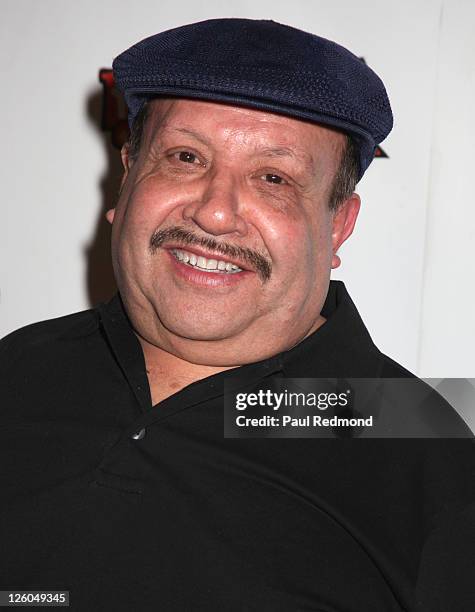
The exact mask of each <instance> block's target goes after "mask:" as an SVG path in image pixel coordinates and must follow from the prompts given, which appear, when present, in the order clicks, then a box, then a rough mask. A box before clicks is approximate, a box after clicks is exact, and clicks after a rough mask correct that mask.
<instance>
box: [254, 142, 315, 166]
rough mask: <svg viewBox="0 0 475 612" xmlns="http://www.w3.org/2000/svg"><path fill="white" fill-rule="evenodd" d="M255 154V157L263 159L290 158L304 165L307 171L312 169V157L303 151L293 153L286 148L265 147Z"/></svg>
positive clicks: (257, 150)
mask: <svg viewBox="0 0 475 612" xmlns="http://www.w3.org/2000/svg"><path fill="white" fill-rule="evenodd" d="M255 153H256V155H262V156H264V157H290V158H292V159H295V160H296V161H298V162H301V163H303V164H305V166H307V168H308V170H312V169H313V168H314V160H313V157H312V156H311V155H309V154H308V153H305V152H304V151H295V150H294V149H289V148H288V147H265V148H263V149H256V152H255Z"/></svg>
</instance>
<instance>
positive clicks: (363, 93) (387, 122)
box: [113, 18, 393, 178]
mask: <svg viewBox="0 0 475 612" xmlns="http://www.w3.org/2000/svg"><path fill="white" fill-rule="evenodd" d="M113 71H114V78H115V82H116V85H117V87H118V88H119V89H120V90H121V91H122V92H123V94H124V96H125V100H126V103H127V105H128V109H129V125H130V126H132V123H133V121H134V119H135V117H136V116H137V114H138V112H139V111H140V109H141V107H142V105H143V103H144V101H145V100H146V99H148V98H150V97H156V96H179V97H186V98H200V99H204V100H215V101H220V102H225V103H228V104H235V105H244V106H247V107H251V108H256V109H260V110H266V111H271V112H276V113H281V114H284V115H287V116H290V117H294V118H297V119H305V120H309V121H313V122H316V123H320V124H323V125H326V126H329V127H333V128H336V129H338V130H341V131H343V132H346V133H350V134H351V135H352V136H353V137H354V138H355V140H356V142H357V144H358V147H359V154H360V156H359V157H360V172H359V177H360V178H361V177H362V176H363V174H364V172H365V170H366V168H367V167H368V166H369V164H370V163H371V161H372V160H373V158H374V154H375V151H376V147H377V145H378V144H379V143H380V142H381V141H382V140H384V138H386V136H387V135H388V134H389V132H390V131H391V128H392V125H393V117H392V113H391V107H390V104H389V100H388V97H387V94H386V90H385V88H384V85H383V83H382V81H381V79H380V78H379V77H378V76H377V74H375V73H374V72H373V70H371V68H369V67H368V66H367V65H366V64H365V63H364V62H363V61H362V60H361V59H360V58H358V57H357V56H356V55H353V53H351V52H350V51H348V50H347V49H345V48H344V47H342V46H341V45H338V44H337V43H334V42H332V41H330V40H327V39H325V38H321V37H320V36H316V35H314V34H310V33H308V32H303V31H302V30H298V29H296V28H292V27H290V26H287V25H282V24H280V23H276V22H275V21H271V20H254V19H234V18H226V19H210V20H207V21H201V22H198V23H192V24H190V25H185V26H181V27H178V28H174V29H172V30H167V31H165V32H161V33H160V34H155V35H154V36H150V37H149V38H146V39H145V40H142V41H141V42H139V43H137V44H135V45H133V46H132V47H130V49H128V50H127V51H124V52H123V53H121V54H120V55H119V56H118V57H116V58H115V60H114V63H113Z"/></svg>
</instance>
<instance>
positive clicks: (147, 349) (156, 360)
mask: <svg viewBox="0 0 475 612" xmlns="http://www.w3.org/2000/svg"><path fill="white" fill-rule="evenodd" d="M138 339H139V342H140V344H141V346H142V350H143V354H144V359H145V367H146V371H147V378H148V382H149V386H150V394H151V396H152V406H155V405H156V404H158V403H159V402H161V401H163V400H164V399H166V398H167V397H169V396H170V395H173V394H174V393H178V391H180V390H181V389H183V388H184V387H186V386H187V385H190V384H191V383H193V382H195V381H197V380H201V379H202V378H206V377H208V376H212V375H213V374H217V373H218V372H223V371H224V370H230V369H232V368H233V367H238V366H227V367H219V366H208V365H201V364H196V363H190V362H189V361H185V360H184V359H180V358H179V357H177V356H176V355H173V354H171V353H169V352H167V351H165V350H163V349H161V348H159V347H157V346H154V345H151V344H150V343H149V342H147V341H146V340H144V339H143V338H141V337H140V336H138Z"/></svg>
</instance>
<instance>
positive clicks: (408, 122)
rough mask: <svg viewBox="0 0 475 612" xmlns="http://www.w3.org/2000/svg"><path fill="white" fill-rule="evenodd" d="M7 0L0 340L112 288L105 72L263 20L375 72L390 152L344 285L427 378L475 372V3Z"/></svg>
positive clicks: (364, 190) (371, 192) (388, 344)
mask: <svg viewBox="0 0 475 612" xmlns="http://www.w3.org/2000/svg"><path fill="white" fill-rule="evenodd" d="M0 7H1V21H0V49H1V57H2V58H3V61H2V69H1V70H2V87H1V96H0V108H1V117H2V149H3V155H2V163H1V168H0V172H1V183H0V185H1V193H2V204H1V207H2V208H1V211H2V215H1V222H0V337H1V336H3V335H5V334H6V333H8V332H9V331H11V330H13V329H16V328H18V327H20V326H23V325H25V324H27V323H30V322H33V321H38V320H42V319H47V318H51V317H55V316H60V315H63V314H67V313H69V312H74V311H78V310H82V309H85V308H88V307H90V306H91V305H92V304H93V303H95V302H96V301H98V300H103V299H107V298H108V297H109V295H110V294H111V291H112V290H113V288H112V287H111V286H110V283H108V282H107V280H106V279H107V275H108V273H109V265H110V263H109V253H108V244H107V243H108V240H109V228H108V225H107V224H106V223H105V222H104V221H103V220H102V218H103V212H104V210H105V209H106V208H108V207H110V206H112V205H113V203H114V202H113V200H111V195H110V194H111V189H112V190H114V189H116V188H117V186H118V178H119V173H120V169H119V166H118V163H117V161H118V160H117V157H118V153H116V152H115V151H114V150H113V149H112V147H111V146H110V144H108V136H106V137H104V135H103V134H101V132H100V131H99V129H98V123H97V122H98V118H99V112H100V100H101V87H100V85H99V83H98V80H97V74H98V70H99V68H101V67H110V66H111V64H112V59H113V58H114V57H115V56H116V55H118V54H119V53H120V52H121V51H123V50H124V49H126V48H128V47H129V46H130V45H131V44H133V43H135V42H137V41H138V40H140V39H142V38H144V37H145V36H149V35H151V34H154V33H156V32H159V31H162V30H164V29H168V28H170V27H175V26H177V25H180V24H183V23H189V22H193V21H198V20H201V19H207V18H213V17H230V16H235V17H251V18H265V19H274V20H275V21H281V22H283V23H288V24H290V25H293V26H296V27H300V28H302V29H305V30H307V31H311V32H314V33H316V34H319V35H321V36H325V37H327V38H330V39H333V40H335V41H337V42H339V43H341V44H343V45H345V46H347V47H348V48H349V49H351V50H352V51H353V52H354V53H356V54H358V55H360V56H364V57H365V59H366V61H367V63H368V64H369V65H371V66H372V67H373V68H374V69H375V70H376V72H377V73H379V74H380V75H381V76H382V78H383V80H384V82H385V84H386V86H387V90H388V93H389V96H390V99H391V102H392V106H393V111H394V115H395V127H394V130H393V132H392V134H391V135H390V136H389V138H388V139H387V140H386V142H385V143H383V148H384V149H385V150H386V151H387V153H388V154H389V156H390V159H388V160H386V159H377V160H375V161H374V163H373V164H372V166H371V167H370V169H369V170H368V172H367V174H366V175H365V177H364V179H363V181H362V182H361V183H360V186H359V189H358V191H359V193H360V194H361V196H362V199H363V208H362V213H361V215H360V219H359V221H358V224H357V231H356V232H355V234H354V236H353V237H352V238H351V240H350V242H349V243H347V245H345V246H344V247H343V248H342V250H341V255H342V260H343V265H342V267H341V268H340V269H339V270H338V271H337V274H335V276H334V277H335V278H340V279H342V280H344V281H345V282H346V284H347V287H348V289H349V291H350V294H351V295H352V297H353V299H354V300H355V302H356V304H357V305H358V307H359V309H360V312H361V314H362V316H363V318H364V319H365V321H366V324H367V326H368V328H369V329H370V331H371V333H372V335H373V338H374V340H375V342H376V344H377V345H378V346H379V347H380V348H381V350H383V351H384V352H386V353H387V354H389V355H390V356H392V357H393V358H394V359H396V361H399V362H400V363H402V364H403V365H405V366H406V367H407V368H409V369H411V370H412V371H414V372H415V373H417V374H419V375H420V376H424V377H439V378H440V377H473V376H475V359H474V356H473V354H474V349H473V346H474V344H475V315H474V313H473V311H474V306H473V304H474V302H475V289H474V280H475V274H474V271H475V263H474V255H473V253H474V248H473V244H474V241H475V231H474V227H475V202H474V200H475V198H474V195H473V194H474V181H473V177H474V174H475V170H474V165H475V164H474V162H475V152H474V146H475V127H474V125H475V120H474V111H475V36H474V34H473V33H474V31H475V2H473V1H472V0H398V2H391V3H389V2H381V0H358V2H352V1H350V0H348V1H343V0H333V1H332V2H328V0H292V1H291V2H290V1H286V2H283V1H278V0H252V1H250V0H239V1H233V0H219V1H218V0H207V1H206V2H200V1H199V0H181V2H177V3H174V2H162V3H160V2H157V0H139V1H137V2H135V3H131V2H130V1H129V0H127V1H125V0H102V1H101V2H97V1H96V0H82V1H81V2H77V1H73V0H69V1H68V0H43V1H42V2H38V1H37V0H0ZM111 166H112V169H111ZM107 194H109V195H107ZM91 270H92V272H91ZM93 272H94V273H95V274H96V277H95V279H96V280H95V279H94V278H92V277H91V275H92V274H93ZM97 278H99V279H104V280H100V283H99V285H98V282H97ZM101 283H102V284H101Z"/></svg>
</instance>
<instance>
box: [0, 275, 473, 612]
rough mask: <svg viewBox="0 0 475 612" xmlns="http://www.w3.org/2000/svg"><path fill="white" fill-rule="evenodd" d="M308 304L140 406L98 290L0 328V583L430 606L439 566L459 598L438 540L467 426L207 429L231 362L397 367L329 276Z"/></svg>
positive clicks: (285, 604) (138, 359)
mask: <svg viewBox="0 0 475 612" xmlns="http://www.w3.org/2000/svg"><path fill="white" fill-rule="evenodd" d="M322 314H323V316H325V317H326V318H327V321H326V323H325V324H324V325H323V326H322V327H320V328H319V329H318V330H317V331H316V332H314V333H313V334H312V335H310V336H309V337H307V338H306V339H305V340H303V341H302V342H301V343H299V344H298V345H297V346H295V347H293V348H292V349H291V350H288V351H284V352H282V353H280V354H278V355H275V356H274V357H272V358H270V359H266V360H263V361H260V362H257V363H253V364H248V365H244V366H242V367H241V368H236V369H233V370H227V371H225V372H221V373H218V374H215V375H212V376H209V377H207V378H205V379H202V380H199V381H197V382H194V383H193V384H191V385H188V386H187V387H185V388H184V389H182V390H181V391H179V392H178V393H176V394H174V395H172V396H171V397H169V398H167V399H166V400H164V401H162V402H160V404H158V405H157V406H152V405H151V396H150V390H149V385H148V380H147V376H146V372H145V362H144V357H143V353H142V349H141V346H140V343H139V342H138V340H137V338H136V336H135V334H134V333H133V331H132V327H131V324H130V322H129V320H128V318H127V315H126V313H125V310H124V307H123V305H122V302H121V300H120V296H119V295H118V294H117V295H116V296H115V297H114V298H113V299H111V301H110V302H109V303H107V304H101V305H99V306H97V307H96V308H93V309H90V310H87V311H84V312H79V313H76V314H72V315H68V316H65V317H60V318H57V319H53V320H48V321H43V322H40V323H35V324H32V325H29V326H27V327H24V328H22V329H20V330H17V331H15V332H13V333H12V334H10V335H9V336H7V337H6V338H4V339H3V340H2V342H1V343H0V372H1V396H0V402H1V451H0V453H1V455H0V460H1V468H0V472H1V491H2V504H1V513H0V515H1V516H0V519H1V520H0V546H1V556H0V589H1V590H6V589H13V588H14V589H23V590H27V589H29V590H32V589H41V590H47V589H54V590H61V589H63V590H69V591H70V608H71V609H73V610H81V611H88V612H89V611H96V610H97V611H99V610H100V611H103V610H124V611H126V610H127V611H149V610H163V611H170V612H175V611H206V612H209V611H214V610H219V611H221V610H222V611H230V612H237V611H256V612H263V611H266V612H267V611H269V612H278V611H286V612H287V611H300V610H302V611H303V610H305V611H307V610H318V611H325V612H353V611H354V612H382V611H386V610H387V611H401V610H413V609H415V606H416V604H415V600H416V599H418V600H419V604H420V606H421V607H420V609H421V610H429V609H430V610H436V609H437V610H438V609H439V608H436V607H434V606H436V605H439V603H440V602H441V601H442V600H441V599H439V598H437V602H436V603H434V601H433V600H434V597H433V593H434V592H436V591H437V582H438V583H440V582H441V581H442V582H443V586H444V589H445V590H444V593H445V595H444V597H446V602H449V603H448V604H447V605H446V606H445V607H443V608H440V609H441V610H442V609H443V610H444V612H448V611H449V610H450V611H452V610H454V611H457V612H460V611H461V610H465V609H467V610H468V609H469V608H468V607H467V608H465V607H463V606H464V605H465V604H466V602H467V601H468V598H469V597H470V594H469V593H468V591H467V590H466V587H465V586H463V587H461V586H460V585H458V586H457V589H456V590H455V592H454V591H453V590H452V589H451V588H450V585H447V584H445V582H444V577H443V574H444V572H445V571H446V566H447V560H446V559H444V561H443V562H441V563H439V562H438V558H439V552H440V551H441V550H446V542H447V539H448V538H450V536H444V531H443V530H444V529H445V530H446V532H447V530H448V533H449V534H450V532H451V530H450V529H449V528H448V527H447V526H448V525H451V524H460V523H459V522H458V517H459V516H462V517H465V520H467V521H468V525H472V523H471V518H470V512H471V510H470V506H469V504H470V503H473V502H474V498H475V486H474V484H475V483H474V477H473V476H474V470H473V468H474V465H475V461H474V455H473V442H472V440H463V439H457V440H369V439H366V440H362V439H360V440H349V439H340V440H338V439H230V438H225V437H224V435H223V386H224V381H225V380H226V379H227V378H228V377H230V376H234V375H235V374H236V372H237V371H238V370H239V373H240V374H243V373H245V374H246V377H247V379H248V380H256V381H259V380H263V379H264V378H271V377H273V376H276V375H278V376H282V375H283V376H286V377H327V376H328V377H331V376H345V377H354V378H356V377H360V378H370V377H372V378H373V377H406V376H412V375H411V374H410V373H409V372H407V371H406V370H404V369H403V368H402V367H401V366H399V365H397V364H396V363H394V362H393V361H392V360H390V359H389V358H388V357H386V356H384V355H382V354H381V353H380V352H379V351H378V349H377V348H376V347H375V345H374V344H373V342H372V341H371V338H370V336H369V334H368V332H367V330H366V328H365V326H364V324H363V322H362V321H361V318H360V317H359V315H358V312H357V310H356V308H355V306H354V304H353V302H352V301H351V299H350V297H349V295H348V293H347V292H346V289H345V287H344V285H343V284H342V283H341V282H335V281H332V283H331V286H330V290H329V294H328V296H327V300H326V302H325V306H324V309H323V311H322ZM467 512H468V513H469V518H468V519H467V518H466V517H467ZM440 526H441V527H440ZM441 530H442V531H441ZM467 530H468V531H469V527H467ZM459 536H460V534H459ZM460 537H462V539H463V535H461V536H460ZM438 538H439V539H438ZM439 540H440V541H439ZM427 547H429V548H427ZM466 548H467V550H471V551H473V550H474V547H471V548H470V547H468V546H467V547H466ZM426 549H427V550H429V552H430V555H429V556H427V554H426V552H425V551H426ZM464 554H465V556H464V557H463V558H462V559H461V560H460V559H459V561H460V562H461V563H462V564H463V567H464V568H466V565H467V563H472V562H473V554H472V556H471V557H470V558H467V555H468V553H467V552H465V553H464ZM456 556H457V555H456V554H454V557H456ZM420 564H421V567H422V568H423V571H422V574H421V570H420V567H419V566H420ZM448 565H449V566H450V567H451V568H452V569H453V568H454V563H453V562H450V563H449V564H448ZM455 573H457V575H458V576H459V575H460V573H459V572H455V571H454V574H455ZM421 575H422V578H421V577H420V576H421ZM467 575H468V574H467ZM418 576H419V585H418V586H417V589H418V591H417V596H416V595H415V592H416V584H417V583H418ZM421 581H422V582H421ZM434 581H435V582H436V584H434ZM467 582H468V581H467ZM464 584H465V583H464ZM439 586H440V584H439ZM434 589H435V591H434ZM441 597H442V596H441ZM429 601H431V602H432V603H429ZM425 602H427V604H426V603H425ZM457 602H458V603H457ZM461 602H462V603H461ZM441 605H442V604H441ZM443 605H445V604H443ZM430 606H432V607H430ZM451 606H453V607H451ZM460 606H462V607H460ZM418 609H419V608H418ZM470 609H471V608H470Z"/></svg>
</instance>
